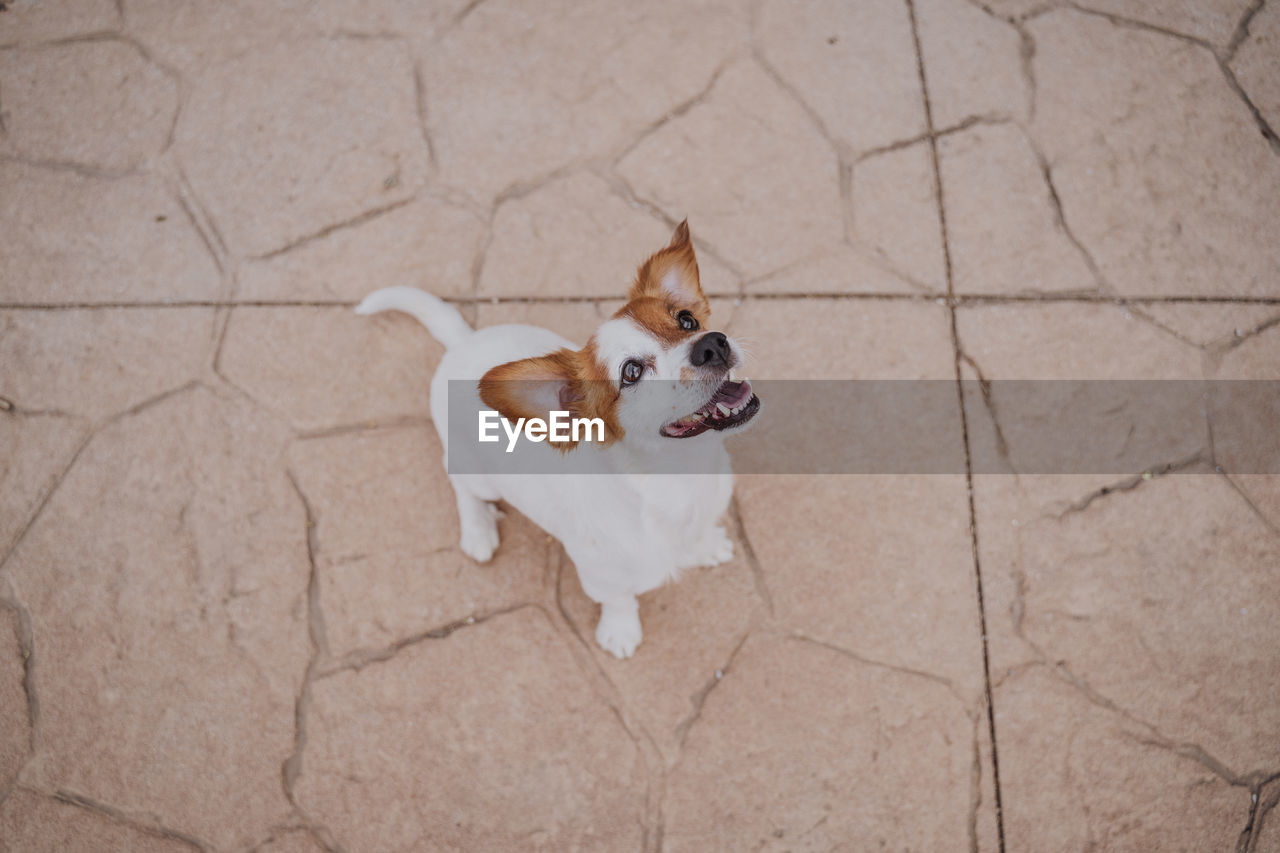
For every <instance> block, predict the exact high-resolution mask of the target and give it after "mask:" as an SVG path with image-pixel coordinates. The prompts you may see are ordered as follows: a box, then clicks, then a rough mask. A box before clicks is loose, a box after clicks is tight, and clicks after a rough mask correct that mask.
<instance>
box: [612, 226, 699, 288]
mask: <svg viewBox="0 0 1280 853" xmlns="http://www.w3.org/2000/svg"><path fill="white" fill-rule="evenodd" d="M646 296H648V297H658V298H661V299H663V300H665V301H671V302H675V303H676V304H679V305H688V306H690V307H694V306H698V305H702V306H705V305H706V301H707V300H706V297H704V296H703V295H702V283H701V282H700V281H699V280H698V259H697V258H696V257H695V256H694V254H693V242H692V241H691V240H690V239H689V220H687V219H686V220H685V221H684V222H681V223H680V224H679V225H677V226H676V230H675V233H674V234H672V235H671V242H670V243H669V244H667V247H666V248H665V249H663V250H662V251H660V252H657V253H655V254H654V255H652V256H651V257H650V258H649V260H647V261H645V262H644V264H643V265H641V267H640V271H639V272H637V273H636V281H635V284H633V285H632V286H631V294H630V298H631V299H640V298H643V297H646Z"/></svg>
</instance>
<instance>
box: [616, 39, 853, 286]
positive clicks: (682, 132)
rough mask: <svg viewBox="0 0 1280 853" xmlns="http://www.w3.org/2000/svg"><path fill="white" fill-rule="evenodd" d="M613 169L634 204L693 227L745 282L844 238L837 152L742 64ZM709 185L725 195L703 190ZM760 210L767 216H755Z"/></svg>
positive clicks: (769, 83) (781, 94) (765, 79)
mask: <svg viewBox="0 0 1280 853" xmlns="http://www.w3.org/2000/svg"><path fill="white" fill-rule="evenodd" d="M618 170H619V172H620V173H621V175H622V176H623V177H624V178H626V180H627V181H629V182H630V184H631V185H632V186H633V187H634V188H635V190H636V193H637V195H639V196H640V197H641V198H643V199H646V200H648V201H650V202H652V203H654V204H656V205H657V206H658V207H659V208H660V209H661V210H663V211H665V212H666V213H667V214H668V215H670V216H672V217H673V218H683V217H686V216H687V217H688V218H689V220H690V221H691V222H696V223H697V232H698V233H699V234H701V235H702V239H704V240H705V241H706V242H707V243H708V244H709V245H711V246H714V247H715V248H716V250H717V251H718V252H719V253H721V255H722V256H723V257H724V258H725V261H726V262H727V263H730V264H733V265H735V266H737V267H738V268H740V269H742V270H744V271H745V272H746V273H747V274H748V275H749V276H751V275H764V274H766V273H769V272H774V271H776V270H778V269H780V268H781V267H783V266H786V265H787V264H789V263H793V262H795V261H797V260H800V259H802V258H805V257H807V256H808V255H810V254H811V253H812V252H813V251H814V250H815V249H817V248H818V247H820V246H823V245H827V244H830V243H833V242H836V241H839V240H840V239H841V237H842V236H843V233H844V224H843V217H844V214H843V212H842V207H841V200H840V193H839V181H838V178H839V171H840V170H839V164H838V162H837V159H836V153H835V152H834V151H833V150H832V148H831V146H830V145H829V144H828V143H827V141H826V140H824V139H823V138H822V136H821V134H820V133H819V131H818V128H817V127H816V126H815V125H814V123H813V122H812V121H811V120H810V119H809V117H808V116H807V115H806V114H805V111H804V110H803V109H802V108H801V107H800V106H799V105H798V104H797V103H796V102H795V100H794V99H792V98H791V97H789V96H788V95H787V93H786V92H785V91H784V90H783V89H782V88H781V87H780V86H779V85H778V84H777V83H775V82H774V81H773V80H772V79H771V78H770V77H769V75H768V74H766V73H765V72H764V71H763V70H762V69H760V68H759V67H758V66H757V65H755V64H752V63H750V62H748V61H745V60H740V61H738V62H735V63H734V64H733V65H731V66H729V68H728V69H727V70H726V71H725V72H724V73H723V74H722V75H721V76H720V77H719V78H718V79H717V80H716V82H715V85H714V86H712V87H711V90H710V92H709V93H708V94H707V95H706V97H705V98H703V99H702V100H701V101H700V102H699V103H698V104H696V105H695V106H694V107H693V108H692V109H690V110H689V111H688V112H686V113H684V114H682V115H680V116H678V117H676V118H673V119H672V120H671V121H669V122H668V123H666V124H665V125H663V126H662V127H661V128H659V129H658V130H657V131H655V132H654V133H653V134H651V135H650V136H648V137H646V138H645V139H644V140H643V141H642V142H641V143H640V144H639V145H638V146H637V147H636V148H635V149H634V150H633V151H631V152H630V153H629V154H627V156H626V157H624V158H623V160H622V161H621V162H620V163H619V164H618ZM708 186H718V187H722V188H726V189H728V191H727V192H715V193H709V192H705V191H703V190H702V189H700V188H701V187H708ZM759 210H768V211H769V215H768V216H757V215H755V214H754V213H753V212H752V211H759ZM782 223H785V225H786V229H787V230H786V232H785V233H786V235H787V236H786V237H785V238H783V237H782V232H781V231H780V230H779V226H780V225H781V224H782Z"/></svg>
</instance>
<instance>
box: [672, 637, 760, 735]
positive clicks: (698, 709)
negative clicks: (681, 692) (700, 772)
mask: <svg viewBox="0 0 1280 853" xmlns="http://www.w3.org/2000/svg"><path fill="white" fill-rule="evenodd" d="M750 636H751V629H750V628H748V629H747V630H746V631H744V632H743V634H742V637H741V638H740V639H739V640H738V642H737V643H736V644H735V645H734V647H733V650H732V651H731V652H729V657H727V658H726V659H725V662H724V663H723V664H721V665H720V667H719V668H718V669H716V671H715V672H714V673H713V674H712V676H711V677H710V678H708V679H707V682H706V684H704V685H702V686H701V687H699V688H698V689H697V690H696V691H694V693H693V694H692V695H691V696H690V697H689V704H691V705H692V706H693V709H692V710H691V711H690V712H689V715H688V716H686V717H685V718H684V719H683V720H681V721H680V722H679V723H677V724H676V742H677V743H678V744H679V745H680V749H681V750H683V749H684V742H685V738H687V737H688V736H689V729H691V728H692V727H693V724H694V723H696V722H697V721H698V718H700V717H701V716H702V707H703V706H704V705H705V704H706V702H707V697H708V696H710V695H711V691H712V690H715V689H716V685H718V684H719V683H720V682H721V681H723V680H724V679H725V678H726V677H728V675H729V672H730V670H731V669H732V667H733V661H734V658H736V657H737V656H738V652H740V651H742V647H743V646H744V645H746V642H747V639H748V638H749V637H750Z"/></svg>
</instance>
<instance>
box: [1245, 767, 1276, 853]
mask: <svg viewBox="0 0 1280 853" xmlns="http://www.w3.org/2000/svg"><path fill="white" fill-rule="evenodd" d="M1272 781H1274V780H1267V782H1264V783H1263V784H1262V785H1259V786H1257V787H1255V788H1254V789H1253V790H1252V791H1250V795H1251V797H1252V803H1251V805H1250V807H1249V819H1248V821H1247V822H1246V823H1245V827H1244V830H1243V831H1242V832H1241V833H1240V838H1239V840H1238V841H1236V853H1256V851H1257V849H1258V839H1259V838H1260V837H1261V829H1262V827H1263V824H1265V823H1266V819H1267V815H1268V814H1270V813H1271V810H1272V809H1274V808H1275V807H1276V806H1277V805H1280V785H1275V786H1271V787H1270V791H1269V793H1265V794H1264V791H1266V790H1267V788H1268V786H1270V784H1271V782H1272Z"/></svg>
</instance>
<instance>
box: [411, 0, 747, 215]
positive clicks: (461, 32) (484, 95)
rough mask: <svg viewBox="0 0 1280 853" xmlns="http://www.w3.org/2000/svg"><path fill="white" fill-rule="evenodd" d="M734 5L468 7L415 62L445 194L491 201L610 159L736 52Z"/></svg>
mask: <svg viewBox="0 0 1280 853" xmlns="http://www.w3.org/2000/svg"><path fill="white" fill-rule="evenodd" d="M743 5H745V4H739V3H736V2H730V0H715V2H708V3H699V4H696V5H694V6H690V5H689V4H685V3H679V2H671V1H670V0H667V2H662V3H651V4H644V5H643V6H638V5H636V4H634V3H628V2H625V0H610V2H601V3H589V4H581V3H575V2H572V0H554V2H551V3H540V4H537V5H531V4H528V3H525V2H520V0H498V2H486V3H483V4H479V5H477V6H476V7H475V8H474V9H473V10H472V11H471V12H470V14H468V15H467V16H466V17H465V19H464V20H463V21H462V22H461V23H460V24H459V25H458V26H457V28H456V29H455V30H454V31H453V32H452V33H451V34H450V36H449V37H448V38H446V39H443V40H441V41H440V42H439V43H438V44H437V45H435V46H434V47H433V48H432V49H430V50H428V51H426V52H425V55H424V57H423V64H422V72H423V79H424V84H425V88H426V93H427V94H426V105H427V117H428V118H427V121H428V124H429V127H430V132H431V138H432V140H433V142H434V143H435V145H436V151H437V156H438V158H439V161H440V165H441V167H442V169H443V171H444V172H445V173H446V174H447V175H448V181H449V184H450V185H451V186H455V187H457V188H458V189H459V190H461V191H462V192H465V193H467V194H469V195H471V196H472V197H473V198H476V199H478V200H483V201H488V200H489V199H491V198H493V197H494V196H495V195H497V194H498V193H499V192H500V191H502V190H503V189H506V188H507V187H510V186H513V185H518V184H522V183H526V182H529V181H533V180H535V179H537V178H539V177H541V176H543V175H546V174H549V173H551V172H553V171H555V170H556V169H559V168H562V167H564V166H565V165H567V164H569V163H571V162H574V161H575V160H582V159H585V158H594V157H601V156H605V155H613V154H616V153H617V152H618V151H619V150H621V149H622V148H623V147H624V146H626V145H629V144H630V143H631V142H632V141H633V140H634V138H635V137H636V135H638V134H639V133H641V132H642V131H644V130H645V129H646V128H648V127H650V126H651V125H652V124H654V123H655V122H657V121H659V120H661V119H663V118H664V116H666V115H667V114H668V113H669V112H671V111H672V110H674V109H676V108H677V107H679V106H680V105H682V104H684V103H686V102H688V101H689V100H691V99H693V98H695V97H696V96H697V95H698V94H699V93H700V92H702V91H703V90H704V89H705V88H706V86H707V84H708V83H709V82H710V81H711V79H712V78H713V76H714V75H715V73H716V71H717V69H718V68H719V67H720V66H721V64H722V63H723V62H724V60H725V58H726V57H728V56H729V55H730V54H732V53H733V52H734V51H735V50H737V49H739V47H740V46H741V44H742V42H743V41H744V40H745V36H746V18H747V16H746V10H745V9H744V8H742V6H743ZM624 33H625V38H621V37H620V35H621V34H624ZM481 102H482V103H483V106H482V107H481V108H476V106H477V104H478V103H481ZM606 112H607V114H608V115H609V119H608V120H601V117H602V115H604V114H606Z"/></svg>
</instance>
